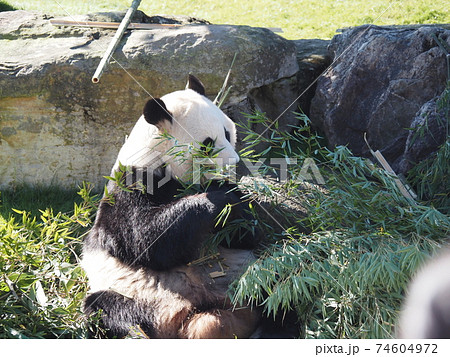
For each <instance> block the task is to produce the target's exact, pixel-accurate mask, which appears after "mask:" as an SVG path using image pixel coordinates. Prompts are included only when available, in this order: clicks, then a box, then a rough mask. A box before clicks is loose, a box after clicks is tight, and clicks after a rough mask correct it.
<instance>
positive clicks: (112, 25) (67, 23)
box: [50, 19, 182, 30]
mask: <svg viewBox="0 0 450 357" xmlns="http://www.w3.org/2000/svg"><path fill="white" fill-rule="evenodd" d="M50 23H51V24H52V25H53V26H77V27H98V28H104V29H117V28H119V26H120V22H102V21H69V20H58V19H53V20H50ZM180 26H182V25H180V24H141V23H138V22H130V23H129V24H128V27H127V30H153V29H161V28H171V27H180Z"/></svg>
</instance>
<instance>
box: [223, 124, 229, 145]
mask: <svg viewBox="0 0 450 357" xmlns="http://www.w3.org/2000/svg"><path fill="white" fill-rule="evenodd" d="M223 130H225V139H227V140H228V142H230V143H231V135H230V132H229V131H228V130H227V129H225V128H223Z"/></svg>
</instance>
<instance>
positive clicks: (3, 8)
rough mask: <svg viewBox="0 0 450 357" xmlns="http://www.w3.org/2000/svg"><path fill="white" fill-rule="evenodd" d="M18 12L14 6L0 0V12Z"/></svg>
mask: <svg viewBox="0 0 450 357" xmlns="http://www.w3.org/2000/svg"><path fill="white" fill-rule="evenodd" d="M14 10H17V9H16V8H15V7H14V6H12V5H9V4H8V3H7V2H6V1H1V0H0V12H2V11H14Z"/></svg>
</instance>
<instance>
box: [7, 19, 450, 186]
mask: <svg viewBox="0 0 450 357" xmlns="http://www.w3.org/2000/svg"><path fill="white" fill-rule="evenodd" d="M122 16H123V13H102V14H91V15H86V16H79V17H77V18H75V20H98V21H120V18H121V17H122ZM50 19H51V16H48V15H43V14H38V13H30V12H26V11H12V12H3V13H0V188H5V187H11V186H14V185H19V184H22V183H31V184H36V183H39V184H45V185H61V186H64V187H72V186H76V185H77V184H79V183H80V182H82V181H89V182H92V183H94V184H96V185H97V187H99V188H100V189H101V187H102V185H103V182H104V178H103V176H105V175H108V174H109V172H110V169H111V167H112V165H113V163H114V161H115V158H116V156H117V153H118V151H119V149H120V147H121V145H122V143H123V141H124V139H125V136H126V135H127V134H128V133H129V132H130V130H131V128H132V127H133V125H134V123H135V122H136V120H137V119H138V117H139V116H140V114H141V111H142V107H143V105H144V104H145V102H146V100H147V99H148V98H149V97H150V95H151V96H155V97H158V96H162V95H164V94H166V93H169V92H171V91H174V90H178V89H182V88H184V87H185V84H186V79H187V74H188V73H193V74H195V75H196V76H198V77H199V78H200V79H201V80H202V81H203V83H205V85H206V87H207V95H208V96H209V97H210V98H211V99H213V98H214V97H215V95H216V94H217V93H218V91H219V90H220V88H221V86H222V83H223V81H224V78H225V77H226V74H227V72H228V70H229V68H230V65H231V63H232V60H233V58H234V56H235V55H236V61H235V63H234V66H233V70H232V75H231V78H230V82H229V85H231V92H230V94H229V96H228V98H227V101H226V102H225V103H224V105H223V107H222V109H223V110H224V111H225V112H226V113H227V114H228V115H229V116H230V117H231V118H232V119H233V120H235V121H236V122H240V121H242V120H245V119H244V116H243V114H242V113H243V112H251V111H253V110H255V109H258V110H262V111H264V112H266V114H267V115H268V117H269V120H274V119H276V118H278V117H279V116H280V115H281V114H282V115H281V117H280V119H279V122H280V123H279V124H280V125H279V127H280V128H282V129H285V130H289V125H290V124H295V123H296V119H295V115H294V114H293V111H299V110H300V109H301V110H303V111H304V112H305V113H306V114H308V115H309V114H310V117H311V119H312V121H313V123H314V125H315V126H316V127H317V128H318V129H319V130H322V131H323V132H324V133H325V135H326V138H327V140H328V142H329V145H330V146H335V145H349V146H350V148H351V149H352V150H353V151H354V153H355V154H357V155H363V156H364V155H365V156H369V155H368V150H367V147H366V146H365V143H364V142H363V133H364V132H367V133H368V138H369V141H370V142H371V145H372V147H373V149H379V150H382V151H383V153H384V154H385V155H386V157H387V158H388V160H389V161H390V162H391V163H392V164H393V165H394V167H396V168H400V169H401V170H406V168H409V167H410V166H411V163H410V162H409V161H410V158H415V159H416V160H417V159H422V158H423V155H429V153H430V152H432V151H433V150H435V149H436V147H437V146H438V145H440V143H442V140H445V138H444V139H442V137H441V136H436V135H434V138H436V137H438V140H437V141H436V140H435V141H434V142H433V143H431V144H430V141H421V142H420V147H419V146H418V145H416V146H415V147H412V149H408V150H407V149H406V148H405V145H406V142H407V140H409V139H408V134H409V133H410V131H409V127H412V126H415V127H420V125H421V124H420V123H422V122H423V120H422V121H421V120H420V118H416V117H417V115H422V114H420V113H421V112H420V110H421V108H422V106H423V105H424V104H425V103H427V102H429V101H430V100H433V98H437V96H439V95H440V94H441V93H442V91H443V89H444V87H445V83H446V76H445V75H446V62H445V54H444V53H443V52H442V51H441V49H440V48H439V46H438V45H437V43H436V42H435V40H434V38H433V34H434V35H435V36H437V37H439V38H440V39H441V40H442V41H446V43H447V44H449V43H450V40H449V38H450V36H449V30H448V29H447V28H445V26H444V27H441V26H422V27H421V26H416V27H405V28H403V27H401V28H398V27H388V28H379V27H376V26H365V27H364V26H363V27H358V28H354V29H348V30H346V31H344V32H343V33H342V34H340V35H337V36H335V38H334V39H333V40H332V42H331V45H330V47H329V48H328V45H329V41H322V40H297V41H289V40H286V39H283V38H282V37H280V36H278V35H277V34H274V33H272V32H271V31H269V30H267V29H263V28H252V27H248V26H228V25H211V24H208V23H206V22H205V21H200V20H196V19H190V18H181V19H180V18H170V19H167V18H161V17H153V18H150V17H147V16H146V15H145V14H143V13H141V12H138V13H137V14H136V17H135V19H134V20H133V21H134V22H147V23H148V22H155V21H157V22H171V23H180V24H186V26H182V27H179V28H171V29H155V30H134V31H127V32H126V33H125V35H124V37H123V39H122V41H121V42H120V44H119V46H118V49H117V51H116V52H115V54H114V59H113V60H112V61H111V63H110V64H109V65H108V67H107V69H106V71H105V73H104V74H103V76H102V77H101V80H100V82H99V83H98V84H93V83H92V82H91V77H92V75H93V73H94V71H95V69H96V67H97V65H98V63H99V62H100V59H101V57H102V56H103V54H104V52H105V50H106V48H107V46H108V44H109V43H110V41H111V39H112V37H113V35H114V33H115V30H100V29H95V28H94V29H87V28H81V27H55V26H53V25H52V24H51V23H50ZM70 20H73V18H70ZM331 63H332V65H331V67H329V65H330V64H331ZM322 73H323V75H322V76H320V75H321V74H322ZM319 77H320V78H319ZM318 78H319V80H318V81H317V79H318ZM316 82H317V83H316ZM316 85H317V89H316ZM313 97H314V99H313ZM426 107H427V108H434V107H435V106H434V107H433V105H427V106H426ZM286 109H288V110H286ZM431 117H433V118H434V117H436V116H431ZM439 118H440V117H439ZM439 120H440V121H442V120H441V119H439ZM445 120H447V118H444V121H445ZM256 130H259V129H258V128H256ZM261 130H262V129H261ZM436 130H438V131H439V130H440V129H439V128H438V129H436ZM416 151H417V152H416ZM418 151H420V153H421V154H420V155H419V154H418ZM423 153H425V154H423ZM405 160H406V161H405ZM408 160H409V161H408Z"/></svg>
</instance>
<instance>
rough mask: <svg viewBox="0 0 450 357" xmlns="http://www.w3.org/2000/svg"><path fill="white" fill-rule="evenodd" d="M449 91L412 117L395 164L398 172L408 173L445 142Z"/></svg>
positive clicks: (428, 103)
mask: <svg viewBox="0 0 450 357" xmlns="http://www.w3.org/2000/svg"><path fill="white" fill-rule="evenodd" d="M449 108H450V91H445V92H444V93H443V94H442V95H440V96H437V97H435V98H433V99H431V100H430V101H428V102H426V103H425V104H424V105H423V106H422V108H420V110H419V112H418V113H417V114H416V116H415V117H414V119H413V121H412V123H411V130H409V131H408V134H407V135H406V143H405V146H404V151H403V155H402V156H400V157H399V159H398V160H397V162H396V165H397V166H398V171H399V172H401V173H406V172H408V171H409V170H410V169H411V168H412V167H413V166H414V165H415V164H417V163H419V162H420V161H422V160H424V159H426V158H428V157H429V155H430V154H431V153H433V152H436V151H437V150H438V148H439V147H440V146H441V145H442V143H444V142H445V140H446V138H447V135H448V132H447V128H448V114H449V113H448V111H449Z"/></svg>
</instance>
